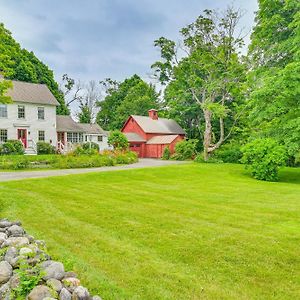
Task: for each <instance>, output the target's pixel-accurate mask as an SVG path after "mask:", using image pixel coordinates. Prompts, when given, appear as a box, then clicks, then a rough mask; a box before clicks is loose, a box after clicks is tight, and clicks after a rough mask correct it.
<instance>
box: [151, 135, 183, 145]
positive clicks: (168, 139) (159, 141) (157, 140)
mask: <svg viewBox="0 0 300 300" xmlns="http://www.w3.org/2000/svg"><path fill="white" fill-rule="evenodd" d="M177 137H178V134H177V135H176V134H175V135H158V136H154V137H153V138H151V139H150V140H149V141H148V142H147V145H165V144H171V143H172V142H173V141H174V140H175V139H176V138H177Z"/></svg>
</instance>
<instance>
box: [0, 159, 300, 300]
mask: <svg viewBox="0 0 300 300" xmlns="http://www.w3.org/2000/svg"><path fill="white" fill-rule="evenodd" d="M280 180H281V182H278V183H272V182H271V183H270V182H260V181H256V180H254V179H252V178H250V177H249V175H248V174H247V173H245V171H244V170H243V166H239V165H222V164H218V165H213V164H188V165H180V166H169V167H162V168H156V169H143V170H128V171H116V172H109V173H98V174H88V175H74V176H67V177H56V178H54V177H53V178H48V179H36V180H25V181H20V182H10V183H2V184H0V198H1V216H3V217H8V218H11V219H20V220H22V222H23V224H24V226H25V227H26V229H27V230H28V231H29V232H30V233H32V234H34V235H35V236H36V237H38V238H42V239H45V240H46V242H47V244H48V248H49V252H50V253H51V254H52V255H53V256H54V257H55V258H56V259H58V260H62V261H64V262H65V263H66V265H67V266H68V267H69V268H72V269H74V270H75V271H76V272H78V273H79V274H80V277H81V279H82V282H83V284H85V285H87V286H88V287H89V288H91V289H92V290H93V291H94V292H97V293H99V294H100V295H101V296H102V297H103V299H151V300H152V299H299V298H300V256H299V253H300V224H299V220H300V169H285V170H284V171H282V172H281V174H280Z"/></svg>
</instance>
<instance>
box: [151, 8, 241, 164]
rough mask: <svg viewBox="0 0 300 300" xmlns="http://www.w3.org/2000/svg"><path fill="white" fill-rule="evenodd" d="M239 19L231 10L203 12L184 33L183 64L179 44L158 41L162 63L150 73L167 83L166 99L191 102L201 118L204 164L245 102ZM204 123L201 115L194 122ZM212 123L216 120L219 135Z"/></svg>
mask: <svg viewBox="0 0 300 300" xmlns="http://www.w3.org/2000/svg"><path fill="white" fill-rule="evenodd" d="M240 17H241V13H240V12H239V11H236V10H234V9H233V8H228V9H227V10H226V11H224V12H223V13H221V14H218V13H217V12H215V11H211V10H205V11H204V14H203V15H201V16H199V17H198V18H197V20H196V21H195V22H194V23H192V24H190V25H188V26H187V27H185V28H183V29H182V30H181V35H182V37H183V45H182V47H181V48H182V50H183V51H184V53H185V55H184V56H183V57H182V58H181V59H178V57H177V51H176V50H177V49H178V48H180V45H176V44H175V42H173V41H171V40H168V39H166V38H160V39H158V40H156V41H155V46H157V47H159V48H160V50H161V57H162V60H161V61H158V62H156V63H154V64H153V65H152V68H153V69H154V70H155V72H156V75H157V76H158V78H159V80H160V82H161V83H162V84H168V87H167V90H166V94H167V93H170V95H168V94H167V95H168V98H172V97H173V98H174V99H176V98H177V99H180V101H184V100H183V99H186V100H187V101H191V102H192V104H193V107H194V109H196V108H198V111H199V112H201V114H202V116H203V119H204V126H203V148H204V158H205V160H207V159H208V157H209V155H210V154H211V153H212V152H213V151H215V150H216V149H218V148H219V147H220V146H221V145H222V144H223V143H224V142H225V141H226V140H227V139H228V138H229V137H230V135H231V133H232V131H233V126H234V123H235V122H236V121H233V122H231V123H233V124H228V123H230V122H228V120H229V119H230V118H231V119H234V118H235V117H236V116H235V114H236V109H235V106H236V103H238V101H239V99H241V97H242V93H241V92H242V89H243V83H244V80H245V68H244V65H243V64H242V63H241V59H240V57H239V53H238V51H239V49H240V48H241V47H242V45H243V39H242V37H241V36H239V35H238V34H237V33H236V31H237V26H238V23H239V20H240ZM175 97H176V98H175ZM196 111H197V110H196ZM201 118H202V117H201V115H200V114H199V117H198V118H195V119H194V120H196V121H200V120H201ZM214 120H217V121H218V128H217V130H216V129H215V128H214V127H213V123H214ZM228 125H230V126H229V127H228ZM227 127H228V128H227Z"/></svg>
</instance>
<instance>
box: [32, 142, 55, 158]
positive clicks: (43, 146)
mask: <svg viewBox="0 0 300 300" xmlns="http://www.w3.org/2000/svg"><path fill="white" fill-rule="evenodd" d="M36 146H37V154H39V155H41V154H54V153H55V147H54V146H52V145H51V144H50V143H46V142H37V143H36Z"/></svg>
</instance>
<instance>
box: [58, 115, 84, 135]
mask: <svg viewBox="0 0 300 300" xmlns="http://www.w3.org/2000/svg"><path fill="white" fill-rule="evenodd" d="M56 131H61V132H82V133H83V132H85V130H84V129H83V127H81V126H80V124H78V123H76V122H75V121H74V120H73V119H72V118H71V117H70V116H56Z"/></svg>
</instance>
